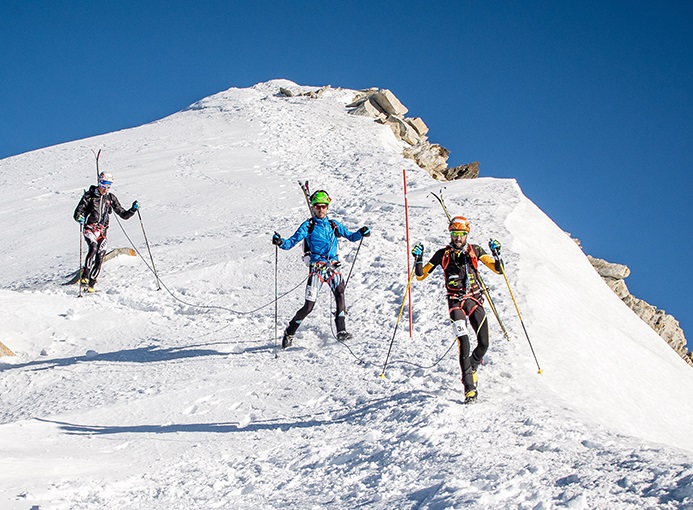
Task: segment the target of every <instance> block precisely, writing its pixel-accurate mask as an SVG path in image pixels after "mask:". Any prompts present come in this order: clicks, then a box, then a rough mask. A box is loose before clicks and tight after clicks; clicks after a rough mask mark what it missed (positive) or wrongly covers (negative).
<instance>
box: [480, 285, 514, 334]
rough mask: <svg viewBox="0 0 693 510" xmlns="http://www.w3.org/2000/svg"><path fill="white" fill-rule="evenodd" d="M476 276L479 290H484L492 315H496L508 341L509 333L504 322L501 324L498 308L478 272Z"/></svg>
mask: <svg viewBox="0 0 693 510" xmlns="http://www.w3.org/2000/svg"><path fill="white" fill-rule="evenodd" d="M476 278H477V280H479V284H481V290H483V291H484V296H486V300H487V301H488V304H489V306H490V307H491V310H492V311H493V315H495V316H496V320H497V321H498V324H499V325H500V327H501V330H502V331H503V335H505V339H506V340H507V341H508V342H509V341H510V335H509V334H508V330H506V329H505V324H503V321H502V320H501V318H500V315H499V313H498V309H497V308H496V304H495V303H494V302H493V299H491V294H490V293H489V291H488V287H487V286H486V283H485V282H484V280H483V279H482V278H481V275H480V274H479V273H478V272H477V273H476Z"/></svg>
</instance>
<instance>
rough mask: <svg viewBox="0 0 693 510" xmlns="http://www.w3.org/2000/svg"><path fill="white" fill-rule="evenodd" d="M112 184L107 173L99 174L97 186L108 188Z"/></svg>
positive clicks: (111, 178)
mask: <svg viewBox="0 0 693 510" xmlns="http://www.w3.org/2000/svg"><path fill="white" fill-rule="evenodd" d="M111 184H113V176H112V175H111V174H109V173H108V172H101V173H100V174H99V186H101V185H104V186H110V185H111Z"/></svg>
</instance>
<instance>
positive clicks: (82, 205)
mask: <svg viewBox="0 0 693 510" xmlns="http://www.w3.org/2000/svg"><path fill="white" fill-rule="evenodd" d="M86 208H87V192H86V191H85V192H84V194H83V195H82V198H81V199H80V201H79V203H78V204H77V207H76V208H75V212H74V213H73V214H72V217H73V218H74V219H75V221H77V218H79V217H80V216H83V215H84V210H85V209H86Z"/></svg>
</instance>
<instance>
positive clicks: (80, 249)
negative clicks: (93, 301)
mask: <svg viewBox="0 0 693 510" xmlns="http://www.w3.org/2000/svg"><path fill="white" fill-rule="evenodd" d="M82 237H84V223H81V222H80V224H79V280H77V283H78V284H79V291H78V292H77V297H82V278H83V277H84V268H83V267H82Z"/></svg>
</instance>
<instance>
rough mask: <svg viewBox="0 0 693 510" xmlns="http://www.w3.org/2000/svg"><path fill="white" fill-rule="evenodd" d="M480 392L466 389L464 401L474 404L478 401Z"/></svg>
mask: <svg viewBox="0 0 693 510" xmlns="http://www.w3.org/2000/svg"><path fill="white" fill-rule="evenodd" d="M477 396H478V394H477V391H476V390H469V391H465V393H464V403H465V404H474V403H476V398H477Z"/></svg>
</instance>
